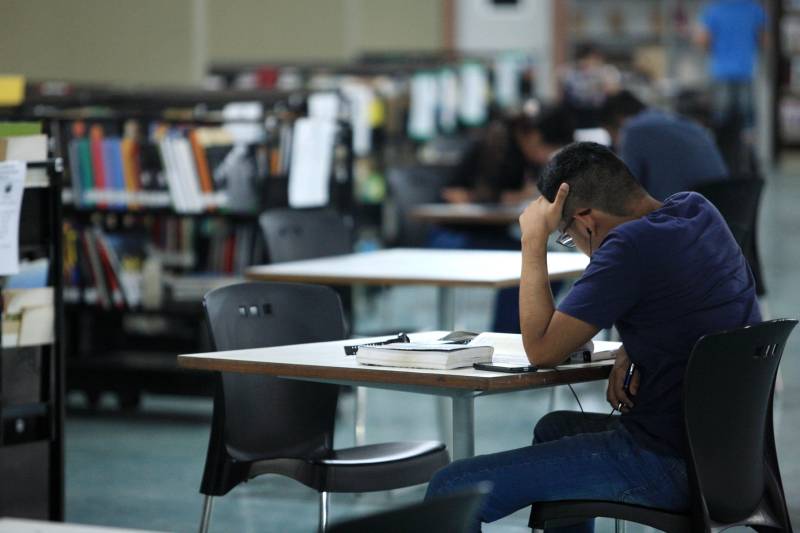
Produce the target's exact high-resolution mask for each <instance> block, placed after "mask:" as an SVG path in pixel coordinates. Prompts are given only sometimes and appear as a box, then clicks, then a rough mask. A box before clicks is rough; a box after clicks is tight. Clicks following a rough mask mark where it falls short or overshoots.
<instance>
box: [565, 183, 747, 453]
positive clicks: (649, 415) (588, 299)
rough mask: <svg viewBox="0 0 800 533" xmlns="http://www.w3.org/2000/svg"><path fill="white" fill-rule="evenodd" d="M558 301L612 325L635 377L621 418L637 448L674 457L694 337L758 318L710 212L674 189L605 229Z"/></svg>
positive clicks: (737, 255)
mask: <svg viewBox="0 0 800 533" xmlns="http://www.w3.org/2000/svg"><path fill="white" fill-rule="evenodd" d="M558 309H559V310H560V311H561V312H563V313H566V314H568V315H570V316H572V317H575V318H578V319H580V320H583V321H585V322H588V323H590V324H593V325H595V326H597V327H599V328H608V327H610V326H611V325H612V324H614V325H616V327H617V330H618V331H619V334H620V337H621V339H622V343H623V346H624V347H625V350H626V351H627V353H628V356H629V357H630V359H631V361H632V362H634V363H635V364H636V365H637V368H638V370H639V372H640V375H641V382H640V386H639V391H638V393H637V395H636V398H635V399H634V400H633V401H634V407H633V409H631V410H630V411H629V412H628V413H624V414H623V415H622V423H623V424H624V425H625V427H626V428H627V429H628V430H629V431H630V432H631V433H632V434H633V435H634V437H635V438H636V439H637V441H638V442H639V443H640V444H641V445H642V446H644V447H647V448H650V449H652V450H655V451H658V452H662V453H667V454H670V455H684V453H685V444H684V430H683V409H682V396H683V375H684V371H685V369H686V364H687V362H688V359H689V355H690V353H691V351H692V347H693V346H694V344H695V342H696V341H697V340H698V339H699V338H700V337H701V336H703V335H706V334H708V333H713V332H717V331H723V330H729V329H734V328H738V327H742V326H745V325H748V324H754V323H757V322H760V321H761V314H760V311H759V308H758V302H757V300H756V292H755V283H754V281H753V276H752V274H751V272H750V268H749V267H748V265H747V262H746V261H745V258H744V256H743V255H742V252H741V250H740V249H739V246H738V245H737V244H736V241H735V240H734V238H733V235H731V232H730V230H729V229H728V226H727V224H726V223H725V220H724V219H723V218H722V216H721V215H720V214H719V211H717V209H716V208H715V207H714V206H713V205H712V204H711V203H710V202H709V201H708V200H706V199H705V198H704V197H703V196H701V195H700V194H698V193H693V192H683V193H678V194H675V195H673V196H671V197H670V198H668V199H667V200H666V201H665V202H664V204H663V206H662V207H661V208H659V209H657V210H655V211H653V212H652V213H650V214H649V215H647V216H644V217H642V218H639V219H636V220H633V221H630V222H626V223H624V224H621V225H619V226H617V227H616V228H614V229H613V230H612V231H611V232H610V233H609V234H608V236H607V237H606V238H605V239H604V241H603V243H602V244H601V245H600V247H599V248H597V249H596V250H595V251H594V252H593V253H592V257H591V261H590V263H589V266H588V267H587V269H586V271H585V272H584V274H583V276H582V277H581V278H580V280H578V281H577V282H576V283H575V286H574V287H573V288H572V290H571V291H570V293H569V294H568V295H567V296H566V298H565V299H564V300H563V301H562V302H561V304H560V305H559V306H558Z"/></svg>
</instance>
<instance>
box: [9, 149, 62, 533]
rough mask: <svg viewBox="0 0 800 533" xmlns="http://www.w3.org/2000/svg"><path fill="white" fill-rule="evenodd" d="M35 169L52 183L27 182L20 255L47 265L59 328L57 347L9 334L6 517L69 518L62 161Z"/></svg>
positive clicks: (34, 165) (56, 327)
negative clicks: (66, 507)
mask: <svg viewBox="0 0 800 533" xmlns="http://www.w3.org/2000/svg"><path fill="white" fill-rule="evenodd" d="M33 169H39V170H44V171H45V172H46V176H47V180H46V182H45V183H36V184H26V187H25V192H24V194H23V200H22V211H21V214H20V237H19V239H20V241H19V243H20V258H21V259H28V260H34V259H43V258H46V259H47V260H48V275H47V278H48V288H49V289H50V290H51V291H52V292H50V291H48V292H49V294H50V295H51V296H52V298H51V299H50V300H48V303H47V304H46V305H52V307H53V312H52V319H53V328H54V331H53V335H52V341H51V342H40V341H38V340H37V341H34V342H31V343H28V342H26V341H25V340H24V339H23V337H22V332H20V336H19V338H17V339H16V340H14V339H12V338H10V337H9V336H8V335H7V337H9V338H7V339H6V341H5V342H4V343H2V344H0V421H1V422H2V423H1V424H0V479H2V480H3V482H2V483H0V515H6V516H15V517H23V518H37V519H48V520H63V519H64V351H63V338H64V324H63V306H62V282H61V279H62V278H61V275H60V272H61V265H62V260H61V258H62V249H61V243H62V241H61V220H62V212H61V183H62V170H63V168H62V162H61V160H60V159H57V158H56V159H50V160H47V161H37V162H29V163H28V170H29V172H30V171H31V170H33ZM17 290H18V291H26V290H27V291H29V290H39V289H17ZM45 290H46V289H45ZM17 294H19V292H18V293H17ZM4 296H5V298H4V299H6V300H7V301H6V305H9V301H8V300H11V298H13V296H12V293H11V292H10V290H6V291H4ZM50 301H51V302H52V303H49V302H50ZM25 312H28V309H26V308H23V315H22V316H23V318H22V319H21V320H24V313H25ZM10 319H11V317H10V316H6V320H10ZM4 326H6V322H4Z"/></svg>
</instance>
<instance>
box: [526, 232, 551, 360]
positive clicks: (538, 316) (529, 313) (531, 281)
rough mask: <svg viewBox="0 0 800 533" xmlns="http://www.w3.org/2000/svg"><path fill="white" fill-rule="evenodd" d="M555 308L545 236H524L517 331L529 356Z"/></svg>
mask: <svg viewBox="0 0 800 533" xmlns="http://www.w3.org/2000/svg"><path fill="white" fill-rule="evenodd" d="M554 312H555V305H554V304H553V293H552V292H551V291H550V279H549V275H548V272H547V235H546V234H544V232H541V233H534V234H532V235H525V236H524V237H523V239H522V276H521V278H520V284H519V317H520V331H522V340H523V344H524V345H525V350H526V352H528V353H529V354H530V353H532V349H535V348H536V347H538V342H539V341H540V340H541V339H542V337H543V336H544V334H545V332H546V331H547V326H548V325H549V324H550V320H551V319H552V318H553V313H554Z"/></svg>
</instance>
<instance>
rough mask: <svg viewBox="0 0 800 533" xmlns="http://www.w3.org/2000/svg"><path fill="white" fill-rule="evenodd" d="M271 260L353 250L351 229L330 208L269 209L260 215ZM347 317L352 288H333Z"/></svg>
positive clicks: (319, 255)
mask: <svg viewBox="0 0 800 533" xmlns="http://www.w3.org/2000/svg"><path fill="white" fill-rule="evenodd" d="M258 222H259V225H260V226H261V233H262V234H263V235H264V242H265V244H266V245H267V253H268V254H269V259H270V262H272V263H285V262H287V261H301V260H303V259H316V258H318V257H328V256H331V255H344V254H349V253H351V252H352V251H353V237H352V232H351V229H350V228H349V227H348V226H347V224H346V223H345V219H344V218H343V217H342V216H341V215H340V214H339V213H337V212H336V211H334V210H333V209H330V208H311V209H269V210H267V211H265V212H264V213H262V214H261V216H260V217H258ZM334 290H335V291H336V292H337V293H338V294H339V297H340V298H341V299H342V304H343V305H344V309H345V313H346V316H347V317H348V318H351V317H352V313H353V296H352V290H351V287H334Z"/></svg>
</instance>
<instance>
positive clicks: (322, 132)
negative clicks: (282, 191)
mask: <svg viewBox="0 0 800 533" xmlns="http://www.w3.org/2000/svg"><path fill="white" fill-rule="evenodd" d="M335 134H336V124H335V123H334V122H333V121H331V120H326V119H319V118H308V117H306V118H301V119H298V120H297V121H296V122H295V126H294V136H293V138H292V159H291V161H292V163H291V169H290V171H289V206H291V207H320V206H324V205H327V204H328V200H329V196H330V194H329V186H330V177H331V165H332V163H333V142H334V137H335Z"/></svg>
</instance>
